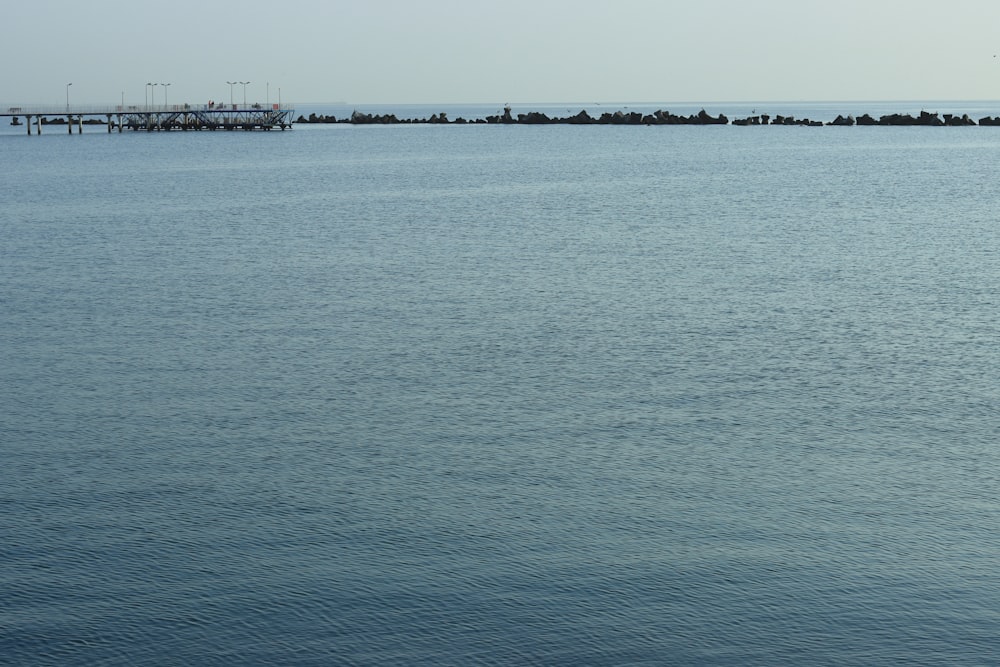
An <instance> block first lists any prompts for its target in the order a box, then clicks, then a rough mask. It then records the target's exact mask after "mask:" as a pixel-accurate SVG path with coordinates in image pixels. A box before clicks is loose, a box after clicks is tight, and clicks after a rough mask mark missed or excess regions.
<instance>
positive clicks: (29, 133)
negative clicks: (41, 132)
mask: <svg viewBox="0 0 1000 667" xmlns="http://www.w3.org/2000/svg"><path fill="white" fill-rule="evenodd" d="M25 119H26V120H27V122H26V123H25V125H27V126H28V136H29V137H30V136H31V116H25Z"/></svg>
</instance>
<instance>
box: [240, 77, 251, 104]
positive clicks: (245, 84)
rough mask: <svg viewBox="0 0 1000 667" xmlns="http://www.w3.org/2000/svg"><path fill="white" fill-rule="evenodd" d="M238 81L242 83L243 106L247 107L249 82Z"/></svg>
mask: <svg viewBox="0 0 1000 667" xmlns="http://www.w3.org/2000/svg"><path fill="white" fill-rule="evenodd" d="M240 83H241V84H243V108H244V109H246V108H247V84H248V83H250V82H249V81H240Z"/></svg>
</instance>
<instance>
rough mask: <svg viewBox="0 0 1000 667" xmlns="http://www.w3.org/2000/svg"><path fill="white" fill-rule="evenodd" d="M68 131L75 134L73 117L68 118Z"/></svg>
mask: <svg viewBox="0 0 1000 667" xmlns="http://www.w3.org/2000/svg"><path fill="white" fill-rule="evenodd" d="M66 129H67V130H69V133H70V134H73V117H72V116H66Z"/></svg>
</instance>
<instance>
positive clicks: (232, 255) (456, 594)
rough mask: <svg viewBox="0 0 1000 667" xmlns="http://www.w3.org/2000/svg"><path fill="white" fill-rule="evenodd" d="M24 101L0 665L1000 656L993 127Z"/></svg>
mask: <svg viewBox="0 0 1000 667" xmlns="http://www.w3.org/2000/svg"><path fill="white" fill-rule="evenodd" d="M745 106H747V107H750V108H747V109H746V113H747V114H749V112H750V110H751V108H753V107H751V105H745ZM755 106H756V105H755ZM888 106H891V105H888ZM995 106H996V108H986V107H989V105H985V104H984V105H983V108H982V109H980V108H979V107H976V108H975V109H973V110H971V111H970V114H977V112H978V111H979V110H981V111H982V114H981V115H987V114H989V115H998V114H1000V104H997V105H995ZM936 107H940V108H936ZM536 108H537V109H539V110H543V111H544V110H545V109H544V107H536ZM586 108H588V110H589V111H590V112H591V113H592V114H593V113H598V112H600V111H601V110H600V109H598V108H597V107H586ZM656 108H664V109H670V110H675V112H678V113H679V112H680V111H684V109H679V108H677V107H671V106H669V105H657V107H656ZM698 108H700V105H699V107H698ZM741 108H742V106H741ZM810 108H813V107H809V106H808V105H800V106H799V107H796V108H794V109H787V110H785V111H784V112H785V113H794V114H795V115H796V116H798V117H803V116H813V117H816V118H817V119H820V120H832V118H833V117H835V116H836V114H837V113H856V114H861V113H872V114H873V115H877V114H878V113H879V112H880V109H878V108H876V107H875V106H874V105H870V104H869V105H865V104H857V105H853V104H849V105H844V108H842V109H840V108H838V109H833V108H832V107H830V108H827V107H823V109H824V110H826V111H829V112H831V113H821V114H817V113H810V112H809V109H810ZM922 108H925V109H927V110H930V111H941V112H945V113H953V112H957V113H964V112H966V111H969V109H966V108H963V107H961V106H959V105H941V104H937V103H928V104H919V103H912V104H906V105H898V106H897V107H895V108H894V109H893V110H900V111H904V112H912V113H919V111H920V110H921V109H922ZM756 109H757V111H758V112H759V113H764V112H769V111H770V112H772V113H782V111H781V110H774V109H771V110H768V109H762V108H760V106H756ZM802 109H804V110H805V111H803V110H802ZM375 110H377V109H373V108H366V109H365V111H369V112H371V111H375ZM578 110H579V109H574V113H575V112H576V111H578ZM697 110H698V109H697V108H695V109H694V111H695V112H696V111H697ZM707 110H708V111H709V113H712V114H717V113H720V112H725V113H730V112H729V111H727V108H720V107H718V106H716V107H712V106H708V107H707ZM494 111H495V110H494V109H489V110H487V112H488V113H493V112H494ZM517 111H518V109H516V108H515V112H517ZM452 114H453V116H452ZM452 114H449V115H450V116H452V117H454V116H457V115H460V114H459V113H456V112H454V111H453V112H452ZM399 115H400V116H401V117H402V116H404V115H407V114H406V113H405V110H404V111H400V113H399ZM413 115H414V116H416V115H417V114H413ZM470 115H471V114H470ZM735 115H736V114H735V113H733V114H731V117H733V116H735ZM974 117H978V116H974ZM23 131H24V128H23V127H22V128H9V127H4V128H3V129H2V133H0V161H2V164H3V171H2V179H0V664H4V665H7V664H9V665H60V666H61V665H172V664H177V665H274V664H285V665H733V666H736V665H741V666H742V665H899V664H911V665H945V664H947V665H990V664H994V665H995V664H1000V558H998V557H1000V530H998V526H1000V448H998V442H1000V418H998V417H1000V414H998V412H1000V411H998V408H1000V381H998V378H1000V331H998V316H1000V251H998V246H1000V213H998V210H1000V208H998V196H997V183H998V182H1000V128H988V127H963V128H906V127H871V128H859V127H852V128H834V127H825V128H801V127H758V128H741V127H733V126H713V127H608V126H583V127H580V126H484V125H467V126H431V125H422V126H421V125H406V126H391V127H351V126H344V125H336V126H296V127H295V129H294V130H292V131H286V132H278V131H274V132H259V133H253V132H201V133H181V132H175V133H141V132H137V133H125V134H121V135H119V134H117V133H116V134H112V135H108V134H107V133H106V132H105V131H104V129H103V128H92V127H88V128H86V129H85V131H84V133H83V134H82V135H76V134H74V135H73V136H67V135H66V134H65V133H64V132H61V131H60V130H59V128H46V130H45V132H44V134H43V135H42V136H41V137H39V136H31V137H28V136H26V134H24V132H23Z"/></svg>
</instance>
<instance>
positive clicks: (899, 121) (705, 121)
mask: <svg viewBox="0 0 1000 667" xmlns="http://www.w3.org/2000/svg"><path fill="white" fill-rule="evenodd" d="M295 122H296V123H304V124H311V123H319V124H323V123H326V124H329V123H347V124H351V125H397V124H432V125H435V124H437V125H447V124H452V125H464V124H499V125H728V124H730V123H731V124H732V125H800V126H806V127H822V126H824V125H834V126H844V127H850V126H854V125H858V126H861V127H864V126H905V125H912V126H923V127H963V126H970V125H983V126H995V127H1000V116H998V117H995V118H994V117H991V116H986V117H985V118H980V119H979V120H978V121H976V120H973V119H972V118H969V115H968V114H963V115H961V116H959V115H956V114H948V113H946V114H937V113H930V112H928V111H921V112H920V115H919V116H912V115H910V114H899V113H894V114H889V115H886V116H881V117H879V118H873V117H872V116H870V115H868V114H864V115H862V116H858V117H855V116H853V115H849V116H837V118H836V119H834V120H832V121H830V122H827V123H824V122H822V121H818V120H810V119H808V118H795V117H793V116H778V115H775V116H770V115H768V114H760V115H756V116H748V117H746V118H737V119H734V120H732V121H730V120H729V119H728V118H727V117H726V116H725V115H723V114H719V115H718V116H711V115H709V114H708V113H707V112H706V111H705V110H704V109H702V110H701V111H699V112H698V113H696V114H692V115H690V116H678V115H675V114H672V113H670V112H669V111H654V112H653V113H647V114H643V113H639V112H624V111H616V112H614V113H610V112H606V113H603V114H601V115H600V116H599V117H597V118H595V117H593V116H591V115H590V114H589V113H587V111H586V110H584V111H581V112H580V113H578V114H576V115H573V116H566V117H562V118H560V117H549V116H547V115H546V114H544V113H540V112H538V111H531V112H528V113H519V114H517V115H516V116H514V115H512V114H511V110H510V108H509V107H508V108H505V109H504V111H503V113H502V114H496V115H493V116H487V117H486V118H476V119H472V120H466V119H465V118H461V117H459V118H456V119H455V120H450V119H449V118H448V115H447V114H446V113H444V112H442V113H436V114H433V115H432V116H430V117H429V118H397V117H396V115H395V114H383V115H373V114H370V113H362V112H360V111H355V112H354V113H352V114H351V115H350V116H349V117H346V118H337V117H336V116H320V115H316V114H315V113H312V114H309V116H308V117H306V116H299V117H298V119H297V120H296V121H295Z"/></svg>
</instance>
